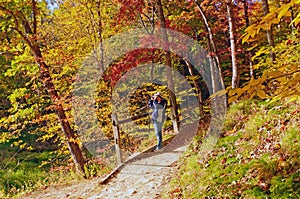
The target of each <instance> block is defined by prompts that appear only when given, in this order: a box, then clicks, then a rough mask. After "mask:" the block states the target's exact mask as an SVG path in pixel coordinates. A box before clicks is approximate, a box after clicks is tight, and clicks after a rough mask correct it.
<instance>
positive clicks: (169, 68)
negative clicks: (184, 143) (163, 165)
mask: <svg viewBox="0 0 300 199" xmlns="http://www.w3.org/2000/svg"><path fill="white" fill-rule="evenodd" d="M156 5H157V13H158V19H159V24H160V27H161V28H162V37H163V41H164V45H166V73H167V80H168V88H169V89H168V91H169V97H170V101H171V105H172V120H173V128H174V132H175V133H178V132H179V130H178V128H179V117H178V107H177V102H176V96H175V89H174V82H173V75H172V59H171V52H170V50H169V41H168V35H167V30H166V20H165V16H164V12H163V8H162V3H161V0H157V2H156ZM173 91H174V92H173Z"/></svg>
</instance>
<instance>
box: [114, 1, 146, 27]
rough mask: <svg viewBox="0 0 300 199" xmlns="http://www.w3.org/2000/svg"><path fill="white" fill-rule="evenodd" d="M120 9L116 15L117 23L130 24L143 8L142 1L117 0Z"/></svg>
mask: <svg viewBox="0 0 300 199" xmlns="http://www.w3.org/2000/svg"><path fill="white" fill-rule="evenodd" d="M118 2H119V3H120V4H121V8H120V10H119V12H118V15H117V22H118V23H121V22H122V23H125V24H130V23H132V22H133V21H135V20H136V19H137V17H138V14H139V13H141V12H142V9H143V7H144V1H143V0H118Z"/></svg>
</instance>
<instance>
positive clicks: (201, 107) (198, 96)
mask: <svg viewBox="0 0 300 199" xmlns="http://www.w3.org/2000/svg"><path fill="white" fill-rule="evenodd" d="M184 61H185V63H186V65H187V67H188V69H189V73H190V75H191V76H192V77H194V76H195V74H194V72H193V68H192V65H191V64H190V62H188V61H187V60H186V59H185V60H184ZM193 83H194V86H195V89H196V93H197V98H198V105H199V111H200V117H204V110H203V100H202V92H201V88H200V86H199V84H198V82H197V80H195V79H193Z"/></svg>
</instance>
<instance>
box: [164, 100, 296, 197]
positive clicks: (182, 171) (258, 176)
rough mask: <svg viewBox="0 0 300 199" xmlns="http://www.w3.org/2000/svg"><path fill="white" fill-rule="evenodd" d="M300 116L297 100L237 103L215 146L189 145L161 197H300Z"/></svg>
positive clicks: (229, 113) (228, 116)
mask: <svg viewBox="0 0 300 199" xmlns="http://www.w3.org/2000/svg"><path fill="white" fill-rule="evenodd" d="M299 118H300V103H299V100H298V101H294V102H281V103H279V102H278V103H276V104H268V102H259V101H249V100H248V101H245V102H241V103H238V104H235V105H233V106H232V107H231V108H230V109H229V110H228V112H227V119H226V121H225V127H224V131H223V132H222V136H221V137H220V139H219V140H218V142H217V145H216V146H215V148H214V149H213V150H211V151H210V153H208V154H207V155H206V156H204V157H200V156H199V154H198V153H197V151H189V154H188V155H186V157H187V158H183V159H182V160H181V162H180V165H181V167H180V168H179V170H178V174H177V175H176V176H174V179H173V180H172V181H171V183H170V188H169V190H168V194H167V195H164V196H163V198H298V196H299V195H300V173H299V172H300V154H299V151H300V134H299V128H300V121H299ZM198 143H199V142H198ZM194 148H195V147H194ZM198 148H199V147H198Z"/></svg>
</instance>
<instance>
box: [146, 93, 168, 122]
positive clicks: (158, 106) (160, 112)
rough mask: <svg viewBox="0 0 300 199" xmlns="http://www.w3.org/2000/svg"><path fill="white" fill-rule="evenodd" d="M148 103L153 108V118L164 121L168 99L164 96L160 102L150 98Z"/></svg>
mask: <svg viewBox="0 0 300 199" xmlns="http://www.w3.org/2000/svg"><path fill="white" fill-rule="evenodd" d="M148 105H149V106H150V107H151V108H152V109H153V113H152V120H153V121H156V122H164V121H165V114H166V108H167V100H165V99H164V98H162V99H161V101H160V102H159V103H158V101H157V100H149V102H148Z"/></svg>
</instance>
